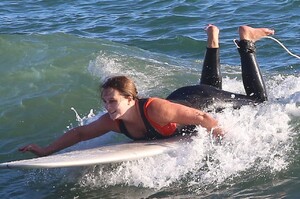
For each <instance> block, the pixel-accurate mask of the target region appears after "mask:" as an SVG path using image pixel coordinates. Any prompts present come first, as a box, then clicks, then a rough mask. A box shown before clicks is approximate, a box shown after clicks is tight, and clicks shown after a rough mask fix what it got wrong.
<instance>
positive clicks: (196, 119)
mask: <svg viewBox="0 0 300 199" xmlns="http://www.w3.org/2000/svg"><path fill="white" fill-rule="evenodd" d="M147 113H148V115H149V116H150V117H151V119H152V120H154V121H155V122H157V123H158V124H160V125H161V126H164V125H166V124H168V123H170V122H175V123H178V124H182V125H201V126H202V127H204V128H206V129H207V130H208V131H211V130H213V134H214V135H223V133H222V130H221V129H220V128H219V126H218V121H217V120H216V119H214V118H213V117H212V116H211V115H210V114H208V113H206V112H203V111H201V110H198V109H194V108H190V107H188V106H184V105H181V104H177V103H173V102H170V101H167V100H164V99H159V98H158V99H156V100H153V101H152V102H151V104H150V105H149V107H148V109H147Z"/></svg>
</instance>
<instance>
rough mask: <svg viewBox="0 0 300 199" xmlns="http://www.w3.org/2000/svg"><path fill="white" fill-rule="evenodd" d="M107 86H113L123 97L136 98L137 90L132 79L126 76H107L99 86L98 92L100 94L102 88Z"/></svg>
mask: <svg viewBox="0 0 300 199" xmlns="http://www.w3.org/2000/svg"><path fill="white" fill-rule="evenodd" d="M107 88H113V89H115V90H117V91H119V93H120V94H121V95H122V96H124V97H132V99H134V100H135V99H138V96H137V94H138V92H137V89H136V86H135V84H134V82H133V80H132V79H130V78H128V77H126V76H114V77H109V78H107V79H106V80H105V81H104V82H103V84H102V85H101V86H100V93H101V96H102V93H103V90H104V89H107Z"/></svg>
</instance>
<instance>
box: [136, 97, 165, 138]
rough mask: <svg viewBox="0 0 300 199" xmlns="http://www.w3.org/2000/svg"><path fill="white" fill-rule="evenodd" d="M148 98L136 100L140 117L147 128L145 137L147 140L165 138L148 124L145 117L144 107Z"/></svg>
mask: <svg viewBox="0 0 300 199" xmlns="http://www.w3.org/2000/svg"><path fill="white" fill-rule="evenodd" d="M148 100H149V98H145V99H139V100H138V105H139V109H140V113H141V117H142V119H143V122H144V125H145V127H146V129H147V134H146V138H147V139H149V140H152V139H162V138H167V137H166V136H163V135H161V134H160V133H159V132H157V131H156V129H155V128H154V127H153V126H152V125H151V124H150V122H149V121H148V119H147V118H146V115H145V111H144V107H145V104H146V103H147V101H148Z"/></svg>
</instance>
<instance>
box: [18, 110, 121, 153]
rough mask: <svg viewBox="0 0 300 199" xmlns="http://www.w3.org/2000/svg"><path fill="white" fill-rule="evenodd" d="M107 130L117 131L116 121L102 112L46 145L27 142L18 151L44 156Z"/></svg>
mask: <svg viewBox="0 0 300 199" xmlns="http://www.w3.org/2000/svg"><path fill="white" fill-rule="evenodd" d="M109 131H115V132H118V131H119V128H118V126H117V125H116V123H115V122H114V121H113V120H111V119H110V117H109V116H108V114H104V115H102V116H101V117H100V118H99V119H97V120H96V121H94V122H92V123H90V124H87V125H85V126H79V127H76V128H73V129H71V130H69V131H68V132H66V133H65V134H64V135H62V136H61V137H60V138H58V139H57V140H55V141H54V142H53V143H51V144H50V145H49V146H47V147H40V146H38V145H36V144H29V145H26V146H24V147H22V148H20V149H19V151H21V152H27V151H29V152H32V153H34V154H35V155H37V156H46V155H50V154H52V153H55V152H57V151H60V150H62V149H65V148H67V147H70V146H72V145H75V144H77V143H78V142H81V141H85V140H89V139H92V138H95V137H98V136H101V135H103V134H105V133H107V132H109Z"/></svg>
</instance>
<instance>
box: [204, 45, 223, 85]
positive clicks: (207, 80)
mask: <svg viewBox="0 0 300 199" xmlns="http://www.w3.org/2000/svg"><path fill="white" fill-rule="evenodd" d="M200 84H206V85H210V86H214V87H216V88H219V89H222V76H221V72H220V57H219V48H207V49H206V53H205V58H204V63H203V68H202V75H201V80H200Z"/></svg>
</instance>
